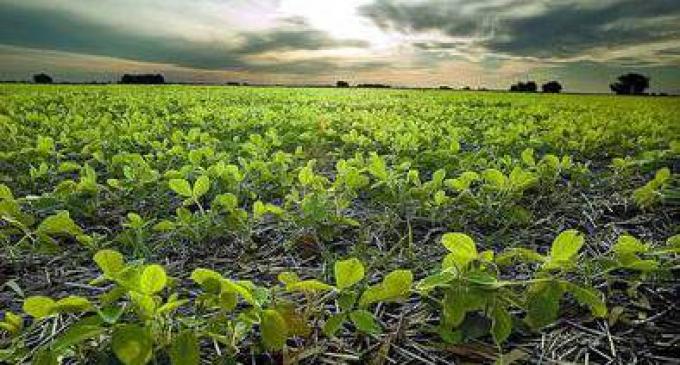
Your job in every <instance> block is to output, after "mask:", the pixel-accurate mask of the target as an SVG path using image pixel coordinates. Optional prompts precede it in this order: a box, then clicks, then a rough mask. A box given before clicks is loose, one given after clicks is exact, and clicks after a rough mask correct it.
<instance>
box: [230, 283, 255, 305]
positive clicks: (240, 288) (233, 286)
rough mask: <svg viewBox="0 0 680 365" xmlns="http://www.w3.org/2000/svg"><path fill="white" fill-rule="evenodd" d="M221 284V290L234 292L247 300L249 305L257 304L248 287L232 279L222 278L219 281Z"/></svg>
mask: <svg viewBox="0 0 680 365" xmlns="http://www.w3.org/2000/svg"><path fill="white" fill-rule="evenodd" d="M221 286H222V291H223V292H227V293H236V294H238V295H240V296H241V297H243V300H245V301H246V302H248V303H249V304H251V305H255V306H256V305H258V304H257V300H255V297H254V296H253V292H252V290H251V289H250V288H248V287H246V286H244V285H241V284H239V283H235V282H234V281H232V280H229V279H222V281H221Z"/></svg>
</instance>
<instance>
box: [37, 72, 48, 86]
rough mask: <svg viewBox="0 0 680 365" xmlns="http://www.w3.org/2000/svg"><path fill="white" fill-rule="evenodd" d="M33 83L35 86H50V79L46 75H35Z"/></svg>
mask: <svg viewBox="0 0 680 365" xmlns="http://www.w3.org/2000/svg"><path fill="white" fill-rule="evenodd" d="M33 82H35V83H36V84H51V83H52V77H50V75H48V74H46V73H39V74H35V75H33Z"/></svg>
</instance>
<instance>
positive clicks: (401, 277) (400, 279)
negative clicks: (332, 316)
mask: <svg viewBox="0 0 680 365" xmlns="http://www.w3.org/2000/svg"><path fill="white" fill-rule="evenodd" d="M412 283H413V273H412V272H411V271H410V270H395V271H392V272H391V273H389V274H387V276H385V279H383V281H382V282H381V283H380V284H377V285H373V286H371V287H369V288H368V289H366V290H365V291H364V292H363V294H361V298H359V305H360V306H362V307H365V306H368V305H370V304H373V303H377V302H383V301H393V300H398V299H401V298H404V297H406V296H408V293H409V290H410V289H411V284H412Z"/></svg>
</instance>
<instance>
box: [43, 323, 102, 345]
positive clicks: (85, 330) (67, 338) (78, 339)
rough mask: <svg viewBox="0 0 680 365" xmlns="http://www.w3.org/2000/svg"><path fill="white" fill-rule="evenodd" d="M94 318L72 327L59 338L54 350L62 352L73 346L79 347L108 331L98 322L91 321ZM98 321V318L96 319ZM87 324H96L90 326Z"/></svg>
mask: <svg viewBox="0 0 680 365" xmlns="http://www.w3.org/2000/svg"><path fill="white" fill-rule="evenodd" d="M91 318H92V317H88V318H85V319H84V320H81V322H79V323H77V324H75V325H72V326H71V327H70V328H69V329H67V330H66V332H64V333H63V334H62V335H61V336H59V337H58V338H57V339H56V340H55V341H54V342H53V343H52V348H53V349H54V350H55V351H57V352H61V351H63V350H65V349H67V348H69V347H71V346H74V345H77V344H79V343H82V342H84V341H87V340H89V339H93V338H96V337H99V336H100V335H101V334H103V333H104V332H105V331H106V327H102V326H101V325H99V324H96V321H90V319H91ZM94 318H95V319H97V318H96V317H94ZM87 322H94V323H93V324H89V323H87Z"/></svg>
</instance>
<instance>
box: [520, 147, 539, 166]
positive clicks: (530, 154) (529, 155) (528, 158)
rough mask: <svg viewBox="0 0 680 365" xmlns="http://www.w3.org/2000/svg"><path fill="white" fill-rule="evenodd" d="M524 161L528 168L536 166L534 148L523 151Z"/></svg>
mask: <svg viewBox="0 0 680 365" xmlns="http://www.w3.org/2000/svg"><path fill="white" fill-rule="evenodd" d="M522 161H524V163H525V164H527V165H528V166H535V165H536V160H535V159H534V149H533V148H527V149H525V150H524V151H522Z"/></svg>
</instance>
